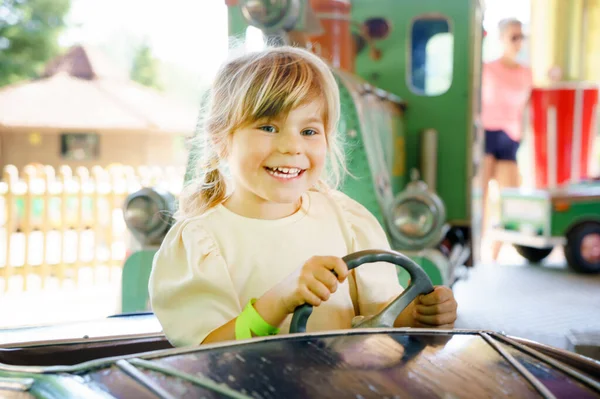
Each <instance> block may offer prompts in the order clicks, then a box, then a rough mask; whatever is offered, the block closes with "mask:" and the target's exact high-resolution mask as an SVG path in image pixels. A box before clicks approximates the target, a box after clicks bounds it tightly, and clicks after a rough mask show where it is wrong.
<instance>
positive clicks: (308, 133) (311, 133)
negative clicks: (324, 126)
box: [302, 129, 319, 136]
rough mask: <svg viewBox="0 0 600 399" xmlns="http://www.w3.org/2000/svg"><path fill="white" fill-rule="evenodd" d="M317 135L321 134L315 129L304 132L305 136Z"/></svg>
mask: <svg viewBox="0 0 600 399" xmlns="http://www.w3.org/2000/svg"><path fill="white" fill-rule="evenodd" d="M315 134H319V132H317V131H316V130H313V129H306V130H303V131H302V135H303V136H314V135H315Z"/></svg>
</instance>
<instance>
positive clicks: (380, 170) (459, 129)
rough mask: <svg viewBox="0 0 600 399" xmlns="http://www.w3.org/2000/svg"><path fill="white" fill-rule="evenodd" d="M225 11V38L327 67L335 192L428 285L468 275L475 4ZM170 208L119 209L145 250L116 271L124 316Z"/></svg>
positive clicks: (138, 196)
mask: <svg viewBox="0 0 600 399" xmlns="http://www.w3.org/2000/svg"><path fill="white" fill-rule="evenodd" d="M226 3H227V5H228V19H229V34H230V35H231V36H233V37H235V38H238V39H239V38H242V39H243V38H245V37H246V35H247V33H248V32H251V30H252V29H254V30H255V31H257V30H260V32H261V33H262V35H263V38H265V41H266V40H268V41H269V42H270V43H284V44H298V45H302V46H306V47H308V48H312V49H313V50H314V51H315V52H316V53H317V54H320V55H322V56H323V57H324V58H325V59H327V60H328V61H329V62H330V65H331V66H332V70H333V72H334V75H335V76H336V79H337V82H338V85H339V90H340V97H341V111H342V112H341V115H342V120H341V122H340V133H341V134H342V135H344V138H345V141H346V145H347V148H346V151H347V154H349V156H348V170H349V172H350V175H351V176H353V177H349V178H347V179H346V180H345V181H344V182H343V185H342V187H341V190H342V191H343V192H345V193H346V194H348V195H349V196H350V197H352V198H354V199H355V200H357V201H358V202H360V203H361V204H363V205H364V206H365V207H366V208H367V209H369V211H371V212H372V213H373V214H374V215H375V216H376V217H377V219H378V220H379V222H380V223H381V225H382V226H383V227H384V229H385V230H386V232H387V234H388V237H389V240H390V243H391V245H392V248H393V249H394V250H398V251H401V252H402V253H404V254H406V255H407V256H410V257H411V258H412V259H413V260H414V261H415V262H417V263H418V264H419V265H420V266H421V267H422V268H423V269H424V270H425V271H426V273H427V274H428V275H429V277H430V278H431V280H432V281H433V283H434V284H435V285H448V286H451V285H452V284H453V283H454V282H455V281H456V279H457V278H458V276H459V274H460V273H459V272H460V270H464V268H465V265H471V264H472V262H473V251H472V248H473V247H474V245H473V242H472V239H471V237H475V236H477V235H476V234H473V231H472V230H473V227H474V226H472V224H471V221H472V220H475V219H476V218H474V217H473V216H472V212H471V209H472V201H471V198H472V179H471V177H472V176H473V172H474V167H475V166H476V165H475V163H476V162H477V160H478V159H479V155H478V154H480V153H481V152H482V147H481V145H480V144H481V143H479V142H478V141H477V140H475V138H476V136H477V135H476V132H475V130H476V128H475V122H474V121H475V120H476V114H477V112H478V111H479V110H478V93H479V81H480V71H479V68H480V64H481V40H482V10H481V5H480V4H479V1H477V0H465V1H452V2H444V1H432V0H428V1H420V2H412V1H400V2H399V1H397V0H380V1H373V0H353V1H349V0H333V1H329V0H328V1H315V0H312V1H308V0H281V1H271V2H267V1H231V0H228V1H226ZM261 44H262V43H261ZM193 152H194V149H192V153H193ZM190 170H191V169H190ZM189 177H190V176H189V175H188V176H187V178H189ZM174 206H175V204H174V197H173V196H172V195H170V194H168V193H162V192H159V191H157V190H154V189H152V188H145V189H143V190H141V191H140V192H137V193H134V194H133V195H131V196H130V197H129V198H128V199H127V201H126V203H125V206H124V215H125V221H126V224H127V226H128V228H129V229H130V231H131V232H132V234H133V236H134V237H135V239H136V240H137V241H138V242H139V244H140V246H141V249H140V250H139V251H136V252H135V253H133V254H132V255H131V256H130V257H129V258H128V259H127V260H126V263H125V265H124V269H123V311H125V312H131V311H140V310H144V309H147V301H148V297H147V286H146V285H147V281H148V276H149V274H150V270H151V266H152V258H153V255H154V253H155V252H156V250H157V248H158V246H159V245H160V242H161V240H162V238H163V237H164V235H165V234H166V232H167V231H168V229H169V220H168V219H166V218H164V217H161V216H158V215H164V214H165V212H164V211H166V212H172V211H173V209H174ZM399 279H400V282H401V283H402V284H403V285H404V286H406V285H407V282H408V274H407V273H406V272H404V271H401V270H400V271H399Z"/></svg>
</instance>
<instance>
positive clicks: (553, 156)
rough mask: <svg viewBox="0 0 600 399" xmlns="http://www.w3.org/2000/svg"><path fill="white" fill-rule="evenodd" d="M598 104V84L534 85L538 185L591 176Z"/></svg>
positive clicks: (534, 125)
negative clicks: (539, 86) (590, 167)
mask: <svg viewBox="0 0 600 399" xmlns="http://www.w3.org/2000/svg"><path fill="white" fill-rule="evenodd" d="M597 104H598V86H597V85H593V84H589V83H580V82H573V83H563V84H559V85H554V86H551V87H545V88H534V89H533V92H532V96H531V107H532V122H533V133H534V134H533V142H534V144H533V146H532V147H533V153H534V160H535V182H536V188H539V189H545V188H556V187H558V186H560V185H563V184H567V183H576V182H578V181H581V180H583V179H586V178H588V177H589V175H588V166H589V161H590V156H591V152H592V148H593V140H594V138H595V136H596V123H597V122H596V113H597V111H596V110H597Z"/></svg>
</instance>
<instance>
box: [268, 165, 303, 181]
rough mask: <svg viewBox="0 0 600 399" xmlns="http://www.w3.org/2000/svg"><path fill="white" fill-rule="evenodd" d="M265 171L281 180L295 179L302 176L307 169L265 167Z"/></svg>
mask: <svg viewBox="0 0 600 399" xmlns="http://www.w3.org/2000/svg"><path fill="white" fill-rule="evenodd" d="M265 170H266V171H267V173H268V174H270V175H271V176H274V177H278V178H280V179H293V178H295V177H298V176H300V175H302V174H303V173H304V171H305V170H306V169H300V168H293V167H284V166H275V167H269V166H265Z"/></svg>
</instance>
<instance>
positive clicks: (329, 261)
mask: <svg viewBox="0 0 600 399" xmlns="http://www.w3.org/2000/svg"><path fill="white" fill-rule="evenodd" d="M339 101H340V100H339V92H338V87H337V85H336V82H335V79H334V77H333V75H332V73H331V71H330V70H329V67H328V66H327V65H326V64H325V62H323V61H322V60H321V59H320V58H318V57H317V56H315V55H313V54H312V53H310V52H308V51H306V50H302V49H299V48H292V47H277V48H271V49H267V50H265V51H262V52H258V53H252V54H247V55H245V56H242V57H240V58H238V59H235V60H234V61H231V62H229V63H227V64H226V65H225V66H224V67H223V68H222V69H221V70H220V71H219V73H218V75H217V77H216V79H215V82H214V86H213V88H212V91H211V101H210V105H209V109H208V115H207V119H206V121H205V124H204V135H203V137H201V138H200V140H203V143H204V145H205V148H204V151H203V162H200V163H199V164H198V169H197V170H198V175H199V176H198V177H197V178H198V181H196V182H195V183H193V184H190V185H188V186H187V188H186V191H184V192H183V193H182V194H181V197H180V207H179V211H178V212H177V214H176V220H177V221H176V223H175V225H174V226H173V227H172V228H171V230H170V231H169V233H168V234H167V236H166V237H165V239H164V241H163V243H162V246H161V248H160V250H159V251H158V252H157V254H156V256H155V258H154V264H153V269H152V274H151V277H150V283H149V291H150V298H151V303H152V308H153V310H154V312H155V314H156V316H157V317H158V319H159V321H160V323H161V325H162V327H163V330H164V333H165V334H166V336H167V338H168V339H169V341H170V342H171V343H172V344H173V345H175V346H184V345H199V344H202V343H209V342H217V341H225V340H233V339H243V338H248V337H250V336H261V335H269V334H275V333H278V332H280V331H281V332H283V333H287V332H288V331H289V323H290V321H291V314H292V313H293V312H294V309H295V308H296V307H297V306H299V305H301V304H303V303H309V304H312V305H313V306H315V307H316V308H315V309H314V311H313V314H312V315H311V317H310V318H309V320H308V325H307V331H322V330H333V329H345V328H350V327H351V323H352V319H353V318H354V317H355V316H358V315H370V314H374V313H376V312H378V311H379V310H381V309H382V308H383V307H384V306H385V305H386V304H387V303H389V302H390V301H391V300H393V299H394V298H395V297H396V296H398V295H399V294H400V293H401V292H402V290H403V288H402V287H401V286H400V284H399V282H398V277H397V273H396V268H395V266H394V265H392V264H387V263H374V264H366V265H363V266H360V267H358V268H357V269H354V270H352V271H351V272H348V269H347V267H346V265H345V263H344V262H343V261H342V260H341V257H343V256H345V255H347V254H349V253H353V252H356V251H360V250H364V249H389V244H388V241H387V237H386V235H385V232H384V231H383V229H382V228H381V226H380V225H379V223H378V222H377V220H376V219H375V217H373V216H372V215H371V214H370V213H369V212H368V211H367V210H366V209H365V208H364V207H363V206H362V205H360V204H359V203H357V202H356V201H354V200H352V199H350V198H349V197H347V196H346V195H344V194H342V193H340V192H338V191H335V190H334V187H335V185H336V183H337V182H339V180H340V178H341V176H342V171H343V170H344V167H343V152H342V151H341V149H340V146H339V144H338V134H337V132H336V125H337V122H338V119H339V113H340V103H339ZM225 166H227V171H228V175H230V179H229V180H228V181H227V182H226V180H225V176H224V170H225ZM332 271H335V273H336V274H337V277H336V276H335V275H334V274H333V273H332ZM456 307H457V306H456V301H455V300H454V297H453V295H452V291H450V290H449V289H448V288H446V287H436V289H435V291H434V292H432V293H431V294H429V295H425V296H421V297H419V298H417V299H416V300H415V301H414V302H413V303H412V304H411V306H409V307H408V308H407V309H406V310H405V311H404V312H403V313H402V314H401V315H400V316H399V317H398V319H397V320H396V325H397V326H420V327H428V326H429V327H433V326H436V327H442V328H452V327H453V323H454V321H455V320H456Z"/></svg>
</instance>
